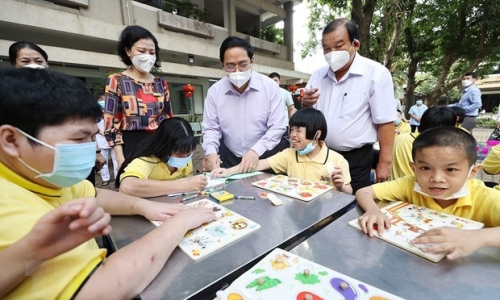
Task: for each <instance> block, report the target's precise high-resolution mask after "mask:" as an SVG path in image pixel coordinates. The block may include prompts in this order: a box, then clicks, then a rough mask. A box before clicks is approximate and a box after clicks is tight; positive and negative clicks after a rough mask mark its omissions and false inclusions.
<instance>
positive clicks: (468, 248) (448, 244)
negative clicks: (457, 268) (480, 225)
mask: <svg viewBox="0 0 500 300" xmlns="http://www.w3.org/2000/svg"><path fill="white" fill-rule="evenodd" d="M477 233H478V231H477V230H462V229H458V228H452V227H441V228H434V229H431V230H429V231H426V232H424V233H423V234H421V235H420V236H418V237H417V238H416V239H414V240H412V241H411V243H412V244H413V245H420V244H432V245H428V247H425V248H421V249H422V251H423V252H429V253H447V254H446V258H448V259H449V260H453V259H457V258H459V257H463V256H467V255H470V254H472V253H473V252H475V251H477V250H478V249H480V248H481V247H482V246H481V241H480V239H479V238H478V236H479V235H478V234H477Z"/></svg>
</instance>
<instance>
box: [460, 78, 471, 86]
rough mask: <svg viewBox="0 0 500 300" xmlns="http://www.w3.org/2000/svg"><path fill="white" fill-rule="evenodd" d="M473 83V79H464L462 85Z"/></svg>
mask: <svg viewBox="0 0 500 300" xmlns="http://www.w3.org/2000/svg"><path fill="white" fill-rule="evenodd" d="M471 84H472V80H462V86H463V87H468V86H470V85H471Z"/></svg>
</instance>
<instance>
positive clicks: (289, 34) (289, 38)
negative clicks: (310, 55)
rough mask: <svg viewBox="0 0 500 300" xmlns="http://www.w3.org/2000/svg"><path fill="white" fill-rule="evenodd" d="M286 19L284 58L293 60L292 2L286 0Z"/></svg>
mask: <svg viewBox="0 0 500 300" xmlns="http://www.w3.org/2000/svg"><path fill="white" fill-rule="evenodd" d="M284 8H285V11H286V19H285V20H284V25H285V26H284V29H283V31H284V32H283V39H284V42H285V46H286V47H287V54H286V56H287V57H286V59H287V60H288V61H293V2H292V1H288V2H286V3H285V4H284Z"/></svg>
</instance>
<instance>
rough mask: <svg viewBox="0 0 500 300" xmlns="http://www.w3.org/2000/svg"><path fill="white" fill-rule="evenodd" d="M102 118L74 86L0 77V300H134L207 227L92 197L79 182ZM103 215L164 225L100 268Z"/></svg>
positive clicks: (110, 197)
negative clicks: (190, 235)
mask: <svg viewBox="0 0 500 300" xmlns="http://www.w3.org/2000/svg"><path fill="white" fill-rule="evenodd" d="M101 114H102V111H101V108H100V106H99V104H98V103H97V102H96V101H93V97H92V94H91V92H90V91H89V90H88V88H87V87H86V86H85V84H84V83H83V82H82V81H80V80H78V79H77V78H74V77H70V76H67V75H63V74H59V73H56V72H52V71H50V70H47V69H45V70H40V69H36V70H35V69H26V68H23V69H9V68H4V69H1V70H0V191H1V193H0V261H1V262H2V272H1V275H0V298H2V299H73V298H74V299H105V298H109V296H110V295H113V297H116V298H120V299H123V298H133V297H134V296H136V295H137V294H139V293H140V292H141V291H142V290H143V289H144V288H145V287H146V286H148V285H149V283H150V282H151V281H152V280H153V279H154V277H155V276H156V275H157V274H158V273H159V271H160V270H161V268H162V267H163V265H164V264H165V262H166V260H167V259H168V257H169V256H170V253H171V252H172V251H173V250H174V249H175V247H176V246H177V244H178V243H179V242H180V240H181V239H182V237H183V236H184V234H185V233H186V232H187V231H188V230H189V229H191V228H194V227H197V226H199V225H201V224H202V223H205V222H209V221H212V220H214V218H215V215H214V214H213V212H212V211H210V210H208V209H188V208H187V207H186V206H183V205H172V204H165V203H158V202H153V201H148V200H145V199H140V198H135V197H131V196H127V195H123V194H119V193H117V192H113V191H110V190H101V189H97V190H96V189H95V188H94V187H93V186H92V185H91V184H90V182H88V181H86V180H84V179H85V178H86V177H87V175H88V174H89V173H90V171H91V169H92V167H93V166H94V164H95V151H96V143H95V135H96V134H97V133H98V127H97V121H98V120H99V118H101ZM109 214H117V215H126V214H139V215H142V216H144V217H146V218H148V219H150V220H161V221H165V222H164V223H163V224H162V225H161V226H159V227H158V228H155V229H154V230H153V231H151V232H150V233H149V234H147V235H146V236H144V237H143V238H142V239H141V240H138V241H136V242H134V243H131V244H130V245H128V246H127V247H125V248H122V249H120V250H118V251H117V252H115V253H114V254H112V255H110V256H109V257H108V258H105V254H106V250H104V249H99V248H98V247H97V244H96V242H95V241H94V240H93V237H95V236H97V235H100V234H107V233H109V232H110V230H111V228H110V227H109V225H108V223H109V220H110V217H109ZM104 261H105V263H103V262H104Z"/></svg>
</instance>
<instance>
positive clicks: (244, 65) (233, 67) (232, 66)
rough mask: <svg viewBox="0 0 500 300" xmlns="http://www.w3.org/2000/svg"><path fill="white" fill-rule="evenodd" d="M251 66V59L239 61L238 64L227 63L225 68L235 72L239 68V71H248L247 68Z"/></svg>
mask: <svg viewBox="0 0 500 300" xmlns="http://www.w3.org/2000/svg"><path fill="white" fill-rule="evenodd" d="M249 66H250V62H249V61H242V62H239V63H238V64H232V63H231V64H227V65H224V70H226V71H228V72H234V71H236V69H238V70H239V71H246V69H248V67H249Z"/></svg>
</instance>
